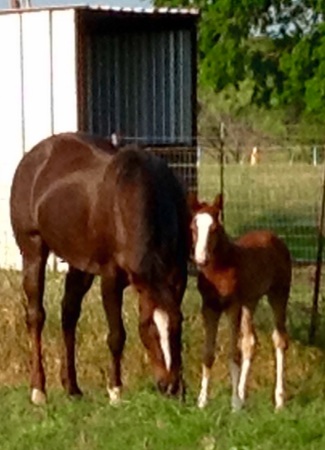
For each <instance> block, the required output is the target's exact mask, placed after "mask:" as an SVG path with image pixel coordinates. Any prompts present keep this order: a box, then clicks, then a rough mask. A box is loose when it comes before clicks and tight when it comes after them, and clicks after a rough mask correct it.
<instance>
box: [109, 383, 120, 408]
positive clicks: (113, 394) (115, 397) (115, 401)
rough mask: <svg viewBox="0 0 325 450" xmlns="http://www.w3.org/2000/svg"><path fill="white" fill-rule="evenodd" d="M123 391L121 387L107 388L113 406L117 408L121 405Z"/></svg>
mask: <svg viewBox="0 0 325 450" xmlns="http://www.w3.org/2000/svg"><path fill="white" fill-rule="evenodd" d="M121 390H122V388H121V386H114V387H112V388H110V387H108V386H107V392H108V396H109V402H110V404H111V405H113V406H117V405H119V404H120V403H121Z"/></svg>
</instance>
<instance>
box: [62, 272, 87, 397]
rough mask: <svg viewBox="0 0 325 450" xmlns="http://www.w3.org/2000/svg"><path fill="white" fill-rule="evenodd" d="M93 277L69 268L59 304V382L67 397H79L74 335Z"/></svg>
mask: <svg viewBox="0 0 325 450" xmlns="http://www.w3.org/2000/svg"><path fill="white" fill-rule="evenodd" d="M93 279H94V276H93V275H91V274H88V273H85V272H81V271H80V270H77V269H75V268H73V267H71V266H70V267H69V272H68V273H67V275H66V279H65V291H64V296H63V299H62V304H61V311H62V317H61V322H62V332H63V346H62V356H61V382H62V385H63V387H64V388H65V390H66V391H67V393H68V394H69V395H81V394H82V392H81V390H80V389H79V387H78V383H77V375H76V368H75V335H76V326H77V322H78V319H79V316H80V311H81V302H82V299H83V297H84V295H85V294H86V292H87V291H88V290H89V289H90V287H91V285H92V282H93Z"/></svg>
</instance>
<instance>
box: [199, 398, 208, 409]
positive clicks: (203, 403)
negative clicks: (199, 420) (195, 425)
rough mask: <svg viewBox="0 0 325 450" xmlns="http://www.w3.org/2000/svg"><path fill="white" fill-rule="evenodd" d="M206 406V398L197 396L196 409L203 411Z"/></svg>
mask: <svg viewBox="0 0 325 450" xmlns="http://www.w3.org/2000/svg"><path fill="white" fill-rule="evenodd" d="M207 404H208V399H207V398H206V397H201V396H199V398H198V399H197V406H198V408H200V409H203V408H205V407H206V406H207Z"/></svg>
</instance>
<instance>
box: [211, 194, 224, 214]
mask: <svg viewBox="0 0 325 450" xmlns="http://www.w3.org/2000/svg"><path fill="white" fill-rule="evenodd" d="M213 206H214V208H216V209H218V211H222V210H223V195H222V194H217V195H216V197H215V199H214V201H213Z"/></svg>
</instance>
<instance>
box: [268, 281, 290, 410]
mask: <svg viewBox="0 0 325 450" xmlns="http://www.w3.org/2000/svg"><path fill="white" fill-rule="evenodd" d="M288 298H289V289H287V288H285V289H279V288H278V289H276V290H273V291H272V292H271V293H270V294H269V295H268V300H269V303H270V305H271V307H272V310H273V315H274V323H275V327H274V331H273V334H272V340H273V345H274V349H275V359H276V382H275V392H274V399H275V407H276V409H280V408H282V407H283V405H284V400H285V352H286V350H287V348H288V344H289V339H288V334H287V329H286V310H287V304H288Z"/></svg>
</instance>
